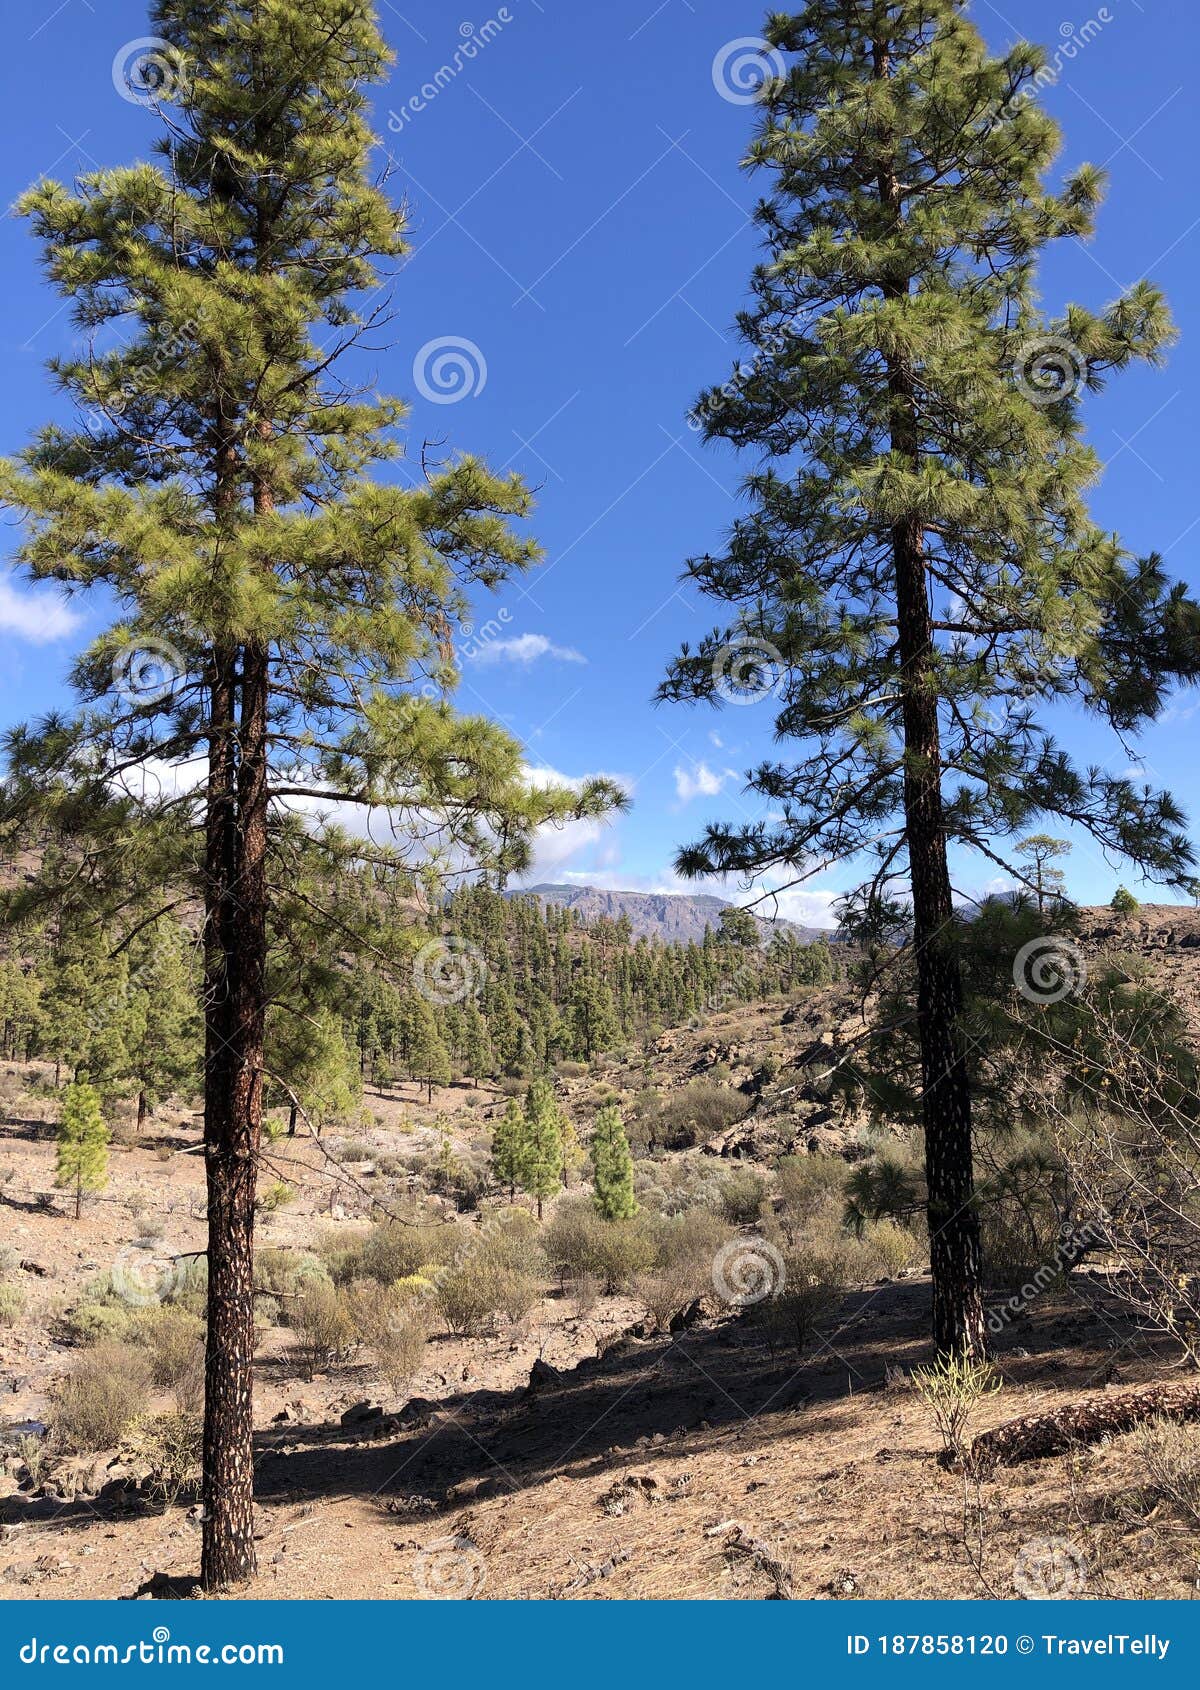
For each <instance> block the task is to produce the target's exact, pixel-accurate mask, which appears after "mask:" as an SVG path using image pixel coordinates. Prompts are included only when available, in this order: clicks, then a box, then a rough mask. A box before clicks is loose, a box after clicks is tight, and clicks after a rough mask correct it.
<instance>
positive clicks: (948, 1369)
mask: <svg viewBox="0 0 1200 1690" xmlns="http://www.w3.org/2000/svg"><path fill="white" fill-rule="evenodd" d="M912 1381H913V1384H914V1385H915V1386H916V1388H917V1390H918V1392H919V1393H920V1395H921V1397H922V1399H923V1400H924V1402H925V1404H926V1406H927V1407H928V1409H929V1412H930V1414H931V1415H932V1416H933V1423H934V1425H935V1426H936V1427H937V1430H938V1433H939V1435H940V1436H941V1440H942V1448H943V1449H944V1450H945V1452H946V1453H947V1454H948V1455H952V1456H954V1457H955V1458H956V1459H957V1460H959V1461H961V1462H962V1463H963V1464H964V1465H965V1464H966V1462H967V1458H968V1453H969V1446H970V1426H971V1421H972V1419H973V1418H974V1415H975V1410H976V1409H977V1408H978V1406H979V1404H980V1403H981V1402H982V1401H983V1400H984V1398H985V1397H989V1396H991V1395H992V1394H993V1393H994V1392H995V1391H998V1390H999V1389H1000V1383H1001V1381H1000V1377H999V1375H998V1374H997V1373H996V1370H995V1368H994V1367H993V1366H992V1364H991V1362H989V1361H972V1360H971V1359H970V1357H967V1356H961V1355H951V1356H944V1357H943V1358H942V1359H941V1360H939V1361H935V1362H934V1363H933V1364H932V1366H930V1367H914V1369H913V1374H912Z"/></svg>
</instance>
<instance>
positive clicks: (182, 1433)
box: [120, 1409, 204, 1508]
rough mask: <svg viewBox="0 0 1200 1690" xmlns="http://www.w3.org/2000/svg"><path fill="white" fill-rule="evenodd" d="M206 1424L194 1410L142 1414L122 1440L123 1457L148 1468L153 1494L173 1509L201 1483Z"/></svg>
mask: <svg viewBox="0 0 1200 1690" xmlns="http://www.w3.org/2000/svg"><path fill="white" fill-rule="evenodd" d="M203 1429H204V1422H203V1419H202V1417H201V1416H200V1415H199V1414H197V1413H195V1412H194V1411H193V1410H188V1409H178V1410H176V1411H175V1412H174V1413H173V1414H142V1415H139V1416H138V1417H137V1419H136V1420H134V1421H133V1422H132V1423H131V1425H130V1426H129V1428H128V1430H127V1431H126V1433H125V1436H124V1438H123V1439H122V1440H121V1451H120V1453H121V1458H122V1460H124V1461H126V1462H127V1463H129V1465H130V1466H135V1467H137V1466H140V1467H145V1468H147V1469H148V1474H147V1484H148V1487H149V1490H150V1494H151V1495H152V1496H154V1497H155V1498H156V1499H157V1500H158V1501H159V1502H161V1503H162V1504H163V1506H164V1507H166V1508H173V1507H174V1505H175V1504H176V1502H178V1500H179V1497H180V1495H181V1493H182V1492H183V1490H184V1489H185V1488H187V1487H190V1486H194V1485H198V1484H199V1482H200V1453H201V1447H202V1444H203Z"/></svg>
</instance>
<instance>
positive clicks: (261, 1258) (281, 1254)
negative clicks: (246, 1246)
mask: <svg viewBox="0 0 1200 1690" xmlns="http://www.w3.org/2000/svg"><path fill="white" fill-rule="evenodd" d="M330 1284H332V1280H331V1279H330V1275H329V1269H328V1268H327V1267H326V1265H325V1263H324V1262H323V1261H322V1260H321V1258H320V1257H319V1256H316V1255H314V1254H313V1252H312V1251H311V1250H285V1249H279V1250H277V1249H268V1250H259V1251H258V1252H257V1254H256V1255H255V1258H254V1294H255V1296H256V1297H273V1298H275V1300H276V1301H277V1303H279V1304H280V1306H281V1307H282V1309H283V1312H284V1318H285V1319H287V1318H288V1314H289V1310H290V1309H291V1308H292V1307H293V1306H294V1305H295V1303H296V1301H297V1300H298V1299H299V1297H300V1296H301V1295H302V1294H303V1293H304V1292H305V1291H307V1290H308V1288H309V1286H310V1285H330Z"/></svg>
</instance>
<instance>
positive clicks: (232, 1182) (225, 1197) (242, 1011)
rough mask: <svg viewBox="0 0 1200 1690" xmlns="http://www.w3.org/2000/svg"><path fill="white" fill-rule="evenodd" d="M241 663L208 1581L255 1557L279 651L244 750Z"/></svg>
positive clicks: (211, 1193)
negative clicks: (259, 1236) (257, 1216)
mask: <svg viewBox="0 0 1200 1690" xmlns="http://www.w3.org/2000/svg"><path fill="white" fill-rule="evenodd" d="M234 685H235V683H234V662H233V656H232V653H230V652H228V651H223V652H221V653H218V655H217V658H216V661H215V664H214V680H213V694H212V716H213V734H212V737H211V739H210V777H209V778H210V784H209V793H208V808H209V817H208V842H207V865H206V866H207V881H208V886H207V893H208V897H207V904H208V908H207V923H206V992H205V1011H206V1013H205V1123H204V1124H205V1164H206V1172H207V1178H208V1342H207V1352H206V1360H205V1401H204V1498H203V1500H204V1519H203V1551H202V1558H201V1580H202V1583H203V1584H204V1586H205V1588H206V1589H210V1590H219V1589H224V1588H226V1587H228V1586H230V1585H234V1584H238V1583H241V1582H243V1581H244V1580H246V1579H248V1578H249V1577H251V1576H252V1574H253V1573H254V1570H255V1558H254V1410H253V1367H254V1199H255V1189H256V1183H257V1158H258V1148H259V1138H260V1133H261V1127H262V1071H263V1025H264V982H265V968H266V913H267V911H266V902H267V899H266V796H267V787H266V766H265V749H266V742H265V729H266V654H265V652H263V651H262V649H261V648H257V647H254V646H248V647H247V648H246V650H245V653H244V656H243V665H242V710H241V721H240V724H238V732H237V736H236V737H237V742H238V745H239V747H240V758H238V757H235V750H234V745H235V735H234V728H235V723H234Z"/></svg>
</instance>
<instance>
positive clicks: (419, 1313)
mask: <svg viewBox="0 0 1200 1690" xmlns="http://www.w3.org/2000/svg"><path fill="white" fill-rule="evenodd" d="M346 1306H347V1309H348V1312H349V1315H350V1319H351V1320H352V1322H353V1323H354V1329H355V1332H356V1334H357V1336H358V1338H359V1339H360V1340H361V1342H362V1343H364V1344H365V1345H366V1346H367V1348H368V1349H369V1350H370V1351H371V1352H372V1354H373V1355H374V1357H375V1364H376V1366H377V1367H378V1369H379V1372H380V1374H381V1375H382V1377H383V1378H384V1379H385V1380H386V1382H387V1384H388V1385H389V1387H390V1388H391V1389H392V1391H394V1392H395V1393H396V1394H397V1395H399V1394H400V1393H401V1392H403V1391H405V1390H407V1388H408V1386H409V1385H410V1383H411V1382H412V1379H413V1377H414V1375H416V1374H417V1373H419V1372H420V1369H421V1363H422V1360H423V1359H424V1355H425V1346H426V1343H427V1342H428V1338H429V1310H428V1304H427V1301H426V1299H425V1298H424V1297H422V1296H419V1295H414V1294H413V1292H412V1291H409V1290H404V1289H401V1288H400V1287H398V1286H396V1285H380V1284H379V1283H378V1282H377V1281H376V1280H373V1279H360V1280H356V1281H355V1283H354V1284H353V1285H351V1286H350V1287H349V1288H348V1290H347V1292H346Z"/></svg>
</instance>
